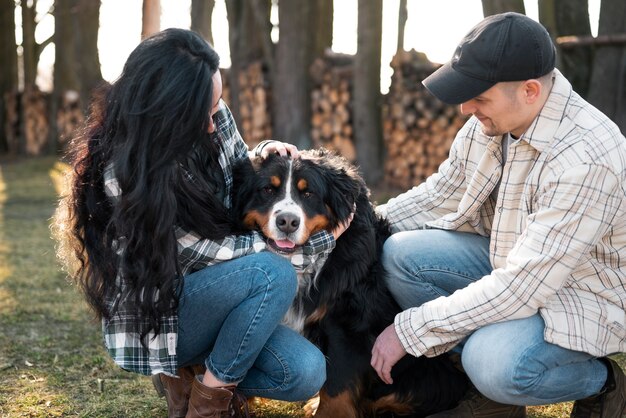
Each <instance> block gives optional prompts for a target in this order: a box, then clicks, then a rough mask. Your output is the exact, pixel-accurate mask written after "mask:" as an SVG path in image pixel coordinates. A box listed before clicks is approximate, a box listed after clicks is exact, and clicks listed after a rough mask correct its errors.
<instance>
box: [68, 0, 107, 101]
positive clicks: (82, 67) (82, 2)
mask: <svg viewBox="0 0 626 418" xmlns="http://www.w3.org/2000/svg"><path fill="white" fill-rule="evenodd" d="M72 20H73V22H75V32H74V40H75V42H76V56H77V57H80V59H79V60H78V61H77V65H78V74H79V77H80V80H79V81H80V101H81V104H82V106H83V109H84V110H85V111H86V110H87V108H88V105H89V103H90V101H91V94H92V91H93V89H94V88H95V87H97V86H98V85H99V84H100V83H102V72H101V71H100V57H99V55H98V30H99V29H100V0H78V4H77V7H76V9H75V13H73V19H72Z"/></svg>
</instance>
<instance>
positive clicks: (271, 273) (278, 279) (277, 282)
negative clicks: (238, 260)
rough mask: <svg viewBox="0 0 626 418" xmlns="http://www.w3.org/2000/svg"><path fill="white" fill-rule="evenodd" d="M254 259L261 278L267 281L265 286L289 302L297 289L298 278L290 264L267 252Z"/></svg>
mask: <svg viewBox="0 0 626 418" xmlns="http://www.w3.org/2000/svg"><path fill="white" fill-rule="evenodd" d="M254 257H256V260H257V264H256V265H257V268H258V269H259V272H260V274H261V276H262V277H263V278H264V279H266V280H267V285H268V286H269V287H270V288H271V289H273V290H274V291H276V292H279V293H281V294H284V295H285V297H286V298H287V299H289V301H291V300H292V299H293V297H294V296H295V294H296V290H297V289H298V278H297V275H296V271H295V269H294V267H293V265H292V264H291V262H290V261H289V260H288V259H287V258H285V257H281V256H279V255H277V254H274V253H270V252H267V251H265V252H261V253H258V254H255V255H254Z"/></svg>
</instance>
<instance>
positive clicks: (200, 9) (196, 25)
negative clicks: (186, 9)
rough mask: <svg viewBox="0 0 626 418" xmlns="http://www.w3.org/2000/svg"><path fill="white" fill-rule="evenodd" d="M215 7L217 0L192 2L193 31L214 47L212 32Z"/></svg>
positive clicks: (193, 0) (195, 0)
mask: <svg viewBox="0 0 626 418" xmlns="http://www.w3.org/2000/svg"><path fill="white" fill-rule="evenodd" d="M213 7H215V0H191V30H192V31H194V32H197V33H199V34H200V35H202V37H203V38H204V39H206V41H207V42H208V43H210V44H211V45H213V31H212V30H211V17H212V16H213Z"/></svg>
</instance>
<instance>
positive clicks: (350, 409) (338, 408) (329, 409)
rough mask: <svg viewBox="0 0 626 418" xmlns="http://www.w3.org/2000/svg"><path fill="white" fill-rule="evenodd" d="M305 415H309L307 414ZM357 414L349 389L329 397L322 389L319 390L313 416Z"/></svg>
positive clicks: (347, 417)
mask: <svg viewBox="0 0 626 418" xmlns="http://www.w3.org/2000/svg"><path fill="white" fill-rule="evenodd" d="M307 412H308V411H307ZM307 416H309V417H310V415H308V414H307ZM358 416H359V415H358V412H357V410H356V406H355V405H354V401H353V400H352V396H351V394H350V391H344V392H341V393H340V394H339V395H337V396H333V397H332V398H331V397H330V396H328V393H326V391H325V390H324V389H322V390H320V394H319V405H318V407H317V411H316V412H315V418H339V417H341V418H357V417H358Z"/></svg>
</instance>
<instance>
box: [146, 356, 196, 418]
mask: <svg viewBox="0 0 626 418" xmlns="http://www.w3.org/2000/svg"><path fill="white" fill-rule="evenodd" d="M176 373H177V375H178V377H172V376H168V375H165V374H163V373H159V374H155V375H153V376H152V384H153V385H154V388H155V389H156V391H157V393H158V394H159V396H165V400H166V401H167V416H168V417H169V418H185V416H186V415H187V404H188V403H189V396H190V394H191V385H192V383H193V380H194V379H195V376H196V374H199V373H204V371H203V367H202V366H189V367H181V368H180V369H178V370H177V371H176Z"/></svg>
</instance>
